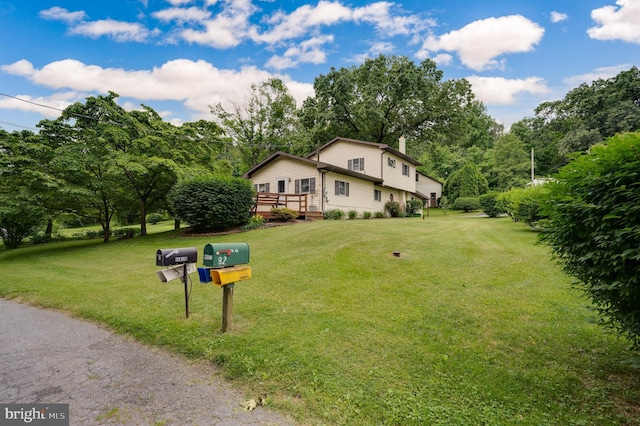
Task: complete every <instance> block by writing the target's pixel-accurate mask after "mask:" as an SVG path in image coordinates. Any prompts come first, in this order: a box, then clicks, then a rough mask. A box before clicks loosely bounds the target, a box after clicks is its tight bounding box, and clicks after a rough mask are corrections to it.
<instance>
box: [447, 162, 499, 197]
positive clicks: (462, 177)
mask: <svg viewBox="0 0 640 426" xmlns="http://www.w3.org/2000/svg"><path fill="white" fill-rule="evenodd" d="M488 190H489V184H488V183H487V179H486V178H485V177H484V176H483V175H482V173H480V171H479V170H478V168H477V167H476V165H475V164H473V163H467V164H466V165H465V166H464V167H462V168H461V169H460V170H457V171H455V172H454V173H453V174H452V175H451V176H450V177H449V179H447V181H446V182H445V184H444V187H443V188H442V191H443V192H444V194H445V195H446V196H447V198H448V200H449V201H450V202H453V203H455V201H456V199H457V198H459V197H474V198H478V197H479V196H481V195H482V194H484V193H485V192H487V191H488Z"/></svg>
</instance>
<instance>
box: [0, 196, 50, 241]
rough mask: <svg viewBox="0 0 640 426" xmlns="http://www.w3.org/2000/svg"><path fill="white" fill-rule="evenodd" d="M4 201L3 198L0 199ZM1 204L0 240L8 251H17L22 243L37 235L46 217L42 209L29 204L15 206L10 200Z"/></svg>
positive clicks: (5, 200)
mask: <svg viewBox="0 0 640 426" xmlns="http://www.w3.org/2000/svg"><path fill="white" fill-rule="evenodd" d="M0 200H2V198H0ZM2 201H3V202H1V204H0V239H2V242H3V243H4V246H5V247H6V248H7V249H15V248H18V247H19V246H20V244H22V241H23V240H24V239H25V238H26V237H28V236H30V235H33V234H35V233H36V230H37V227H38V226H39V225H41V224H42V222H43V219H44V216H43V213H42V211H41V210H40V209H38V208H35V207H33V206H29V205H28V204H27V203H20V204H15V203H12V202H11V201H10V200H8V199H4V200H2Z"/></svg>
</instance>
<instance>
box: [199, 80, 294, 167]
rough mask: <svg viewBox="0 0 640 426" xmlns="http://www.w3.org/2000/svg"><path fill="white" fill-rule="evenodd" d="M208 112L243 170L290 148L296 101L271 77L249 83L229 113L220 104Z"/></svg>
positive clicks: (284, 87)
mask: <svg viewBox="0 0 640 426" xmlns="http://www.w3.org/2000/svg"><path fill="white" fill-rule="evenodd" d="M210 109H211V112H212V114H214V115H215V117H216V119H217V120H218V124H219V125H220V126H221V127H222V128H223V129H224V132H225V133H226V134H227V136H228V137H229V138H230V139H231V141H232V143H233V144H234V146H236V147H237V148H238V150H239V151H240V155H241V157H242V161H243V163H244V164H243V169H244V170H243V171H246V170H247V169H249V168H251V167H253V166H255V165H256V164H258V163H259V162H261V161H262V160H264V159H265V158H267V157H268V156H269V155H270V154H273V153H274V152H276V151H279V150H281V151H286V152H289V151H290V150H291V149H293V146H292V141H293V140H294V137H293V135H294V134H295V129H296V126H297V122H298V116H297V109H296V101H295V99H294V98H293V96H291V95H290V94H289V91H288V89H287V86H286V85H285V84H284V83H283V82H282V80H279V79H277V78H272V79H269V80H267V81H266V82H263V83H261V84H252V85H251V93H250V94H249V95H248V97H247V98H246V99H245V100H244V102H232V104H231V110H230V111H227V110H226V109H225V108H224V107H223V106H222V104H217V105H215V106H212V107H210Z"/></svg>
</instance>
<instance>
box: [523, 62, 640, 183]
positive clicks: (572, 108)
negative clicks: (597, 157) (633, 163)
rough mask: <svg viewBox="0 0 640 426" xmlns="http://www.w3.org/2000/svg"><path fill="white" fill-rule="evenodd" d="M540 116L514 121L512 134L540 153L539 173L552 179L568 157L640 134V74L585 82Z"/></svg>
mask: <svg viewBox="0 0 640 426" xmlns="http://www.w3.org/2000/svg"><path fill="white" fill-rule="evenodd" d="M535 114H536V116H535V117H533V118H526V119H524V120H521V121H519V122H517V123H514V124H513V125H512V126H511V132H512V133H514V134H516V135H517V136H518V137H519V138H520V139H521V140H522V141H523V142H524V144H525V146H526V147H527V148H529V149H530V148H534V149H535V158H536V169H537V171H538V174H539V175H542V176H549V175H551V174H552V173H555V172H556V171H557V170H558V168H559V167H561V166H562V165H564V164H566V162H567V156H566V155H567V154H568V153H571V152H575V151H584V150H587V149H588V148H589V147H590V146H592V145H594V144H596V143H598V142H600V141H602V140H603V139H605V138H608V137H611V136H613V135H615V134H617V133H620V132H634V131H638V130H640V70H638V68H637V67H636V66H634V67H632V68H631V69H629V70H628V71H622V72H620V73H619V74H618V75H616V76H615V77H613V78H609V79H598V80H595V81H594V82H593V83H592V84H591V85H588V84H586V83H584V84H581V85H580V86H579V87H577V88H575V89H572V90H571V91H569V92H568V93H567V94H566V96H565V97H564V98H563V99H561V100H556V101H550V102H544V103H542V104H540V105H539V106H538V107H537V108H536V109H535Z"/></svg>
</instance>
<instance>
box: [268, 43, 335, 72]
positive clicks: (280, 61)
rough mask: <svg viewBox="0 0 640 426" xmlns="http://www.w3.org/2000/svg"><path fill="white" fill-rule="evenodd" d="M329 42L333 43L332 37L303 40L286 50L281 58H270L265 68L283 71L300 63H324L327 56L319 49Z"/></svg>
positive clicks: (276, 56) (275, 56)
mask: <svg viewBox="0 0 640 426" xmlns="http://www.w3.org/2000/svg"><path fill="white" fill-rule="evenodd" d="M331 42H333V36H331V35H329V36H320V37H314V38H312V39H310V40H305V41H303V42H302V43H299V44H298V45H296V46H293V47H290V48H289V49H287V50H286V52H284V55H282V56H279V55H274V56H272V57H271V59H269V61H268V62H267V64H266V67H267V68H275V69H277V70H283V69H286V68H292V67H295V66H296V65H298V64H300V63H312V64H322V63H324V62H326V60H327V55H326V53H325V52H324V51H323V50H322V49H321V47H322V46H323V45H324V44H326V43H331Z"/></svg>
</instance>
